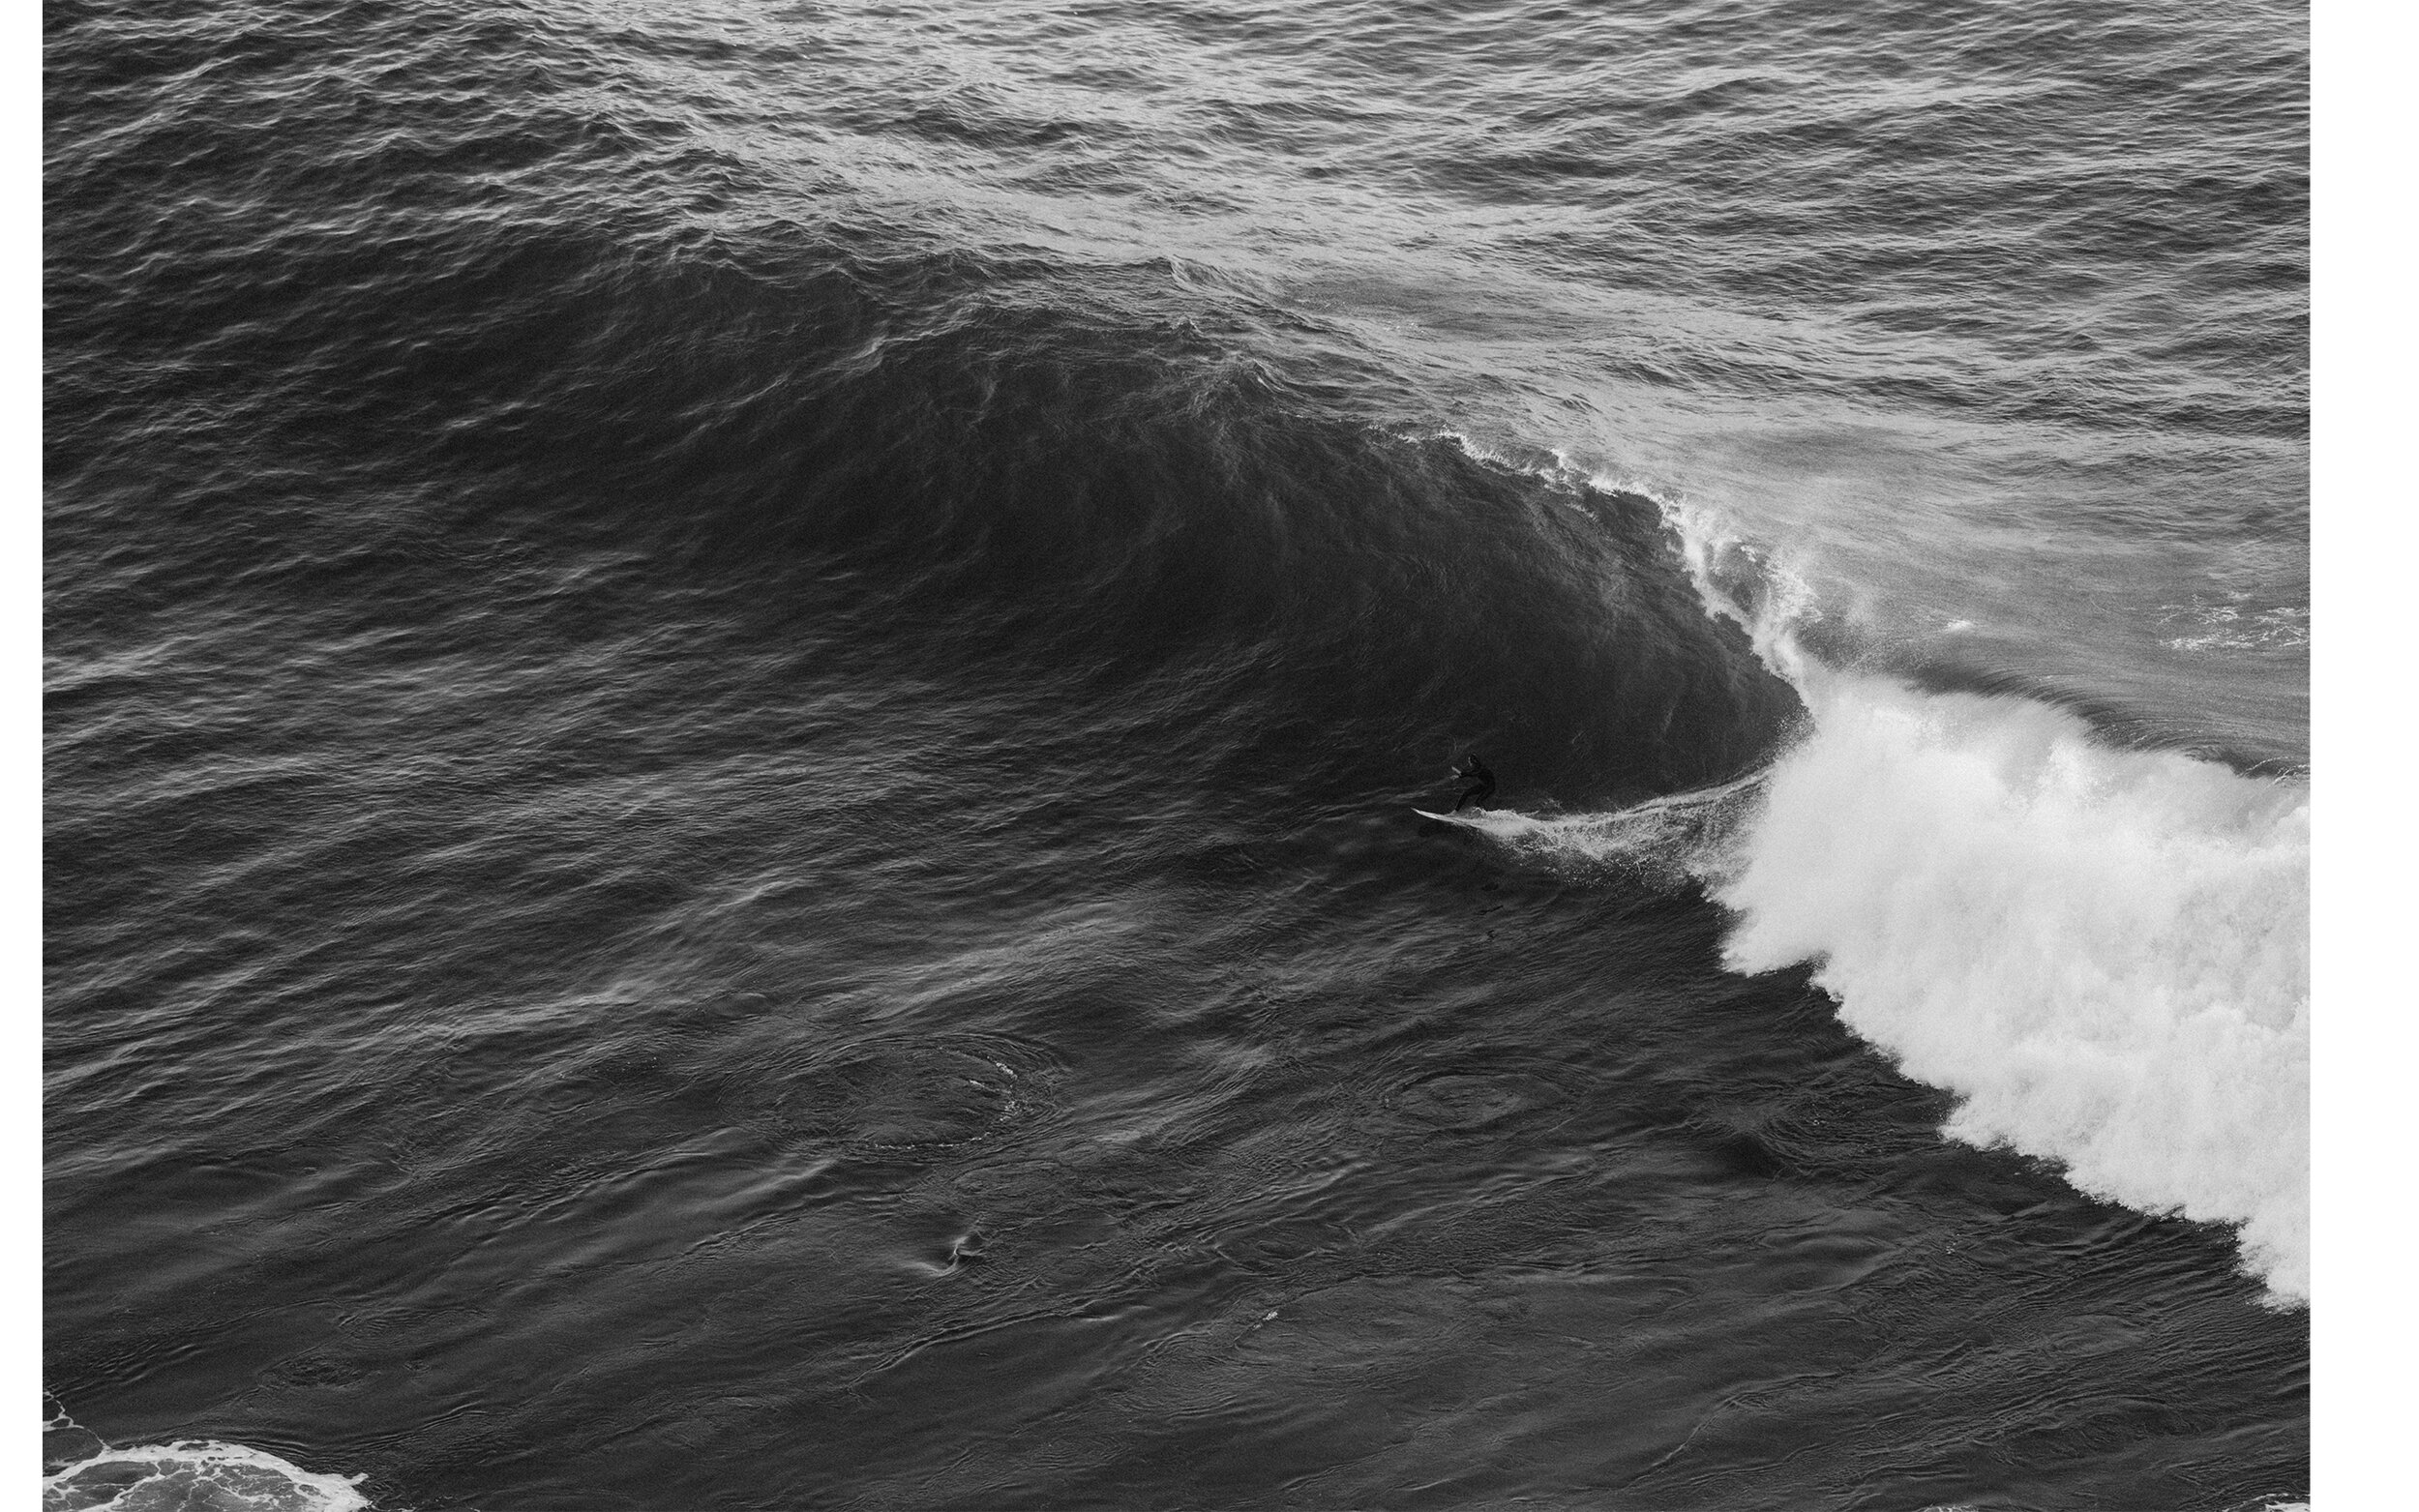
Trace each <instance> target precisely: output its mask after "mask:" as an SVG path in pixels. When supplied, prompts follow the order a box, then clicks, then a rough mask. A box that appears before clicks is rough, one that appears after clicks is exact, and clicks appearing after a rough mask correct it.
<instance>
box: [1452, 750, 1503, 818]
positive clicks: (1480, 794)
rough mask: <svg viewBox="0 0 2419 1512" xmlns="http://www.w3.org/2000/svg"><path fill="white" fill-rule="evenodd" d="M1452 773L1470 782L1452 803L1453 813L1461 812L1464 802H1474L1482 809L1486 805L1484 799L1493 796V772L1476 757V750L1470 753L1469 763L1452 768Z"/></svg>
mask: <svg viewBox="0 0 2419 1512" xmlns="http://www.w3.org/2000/svg"><path fill="white" fill-rule="evenodd" d="M1453 775H1454V776H1455V777H1460V778H1466V779H1468V780H1469V783H1470V786H1469V787H1468V788H1467V789H1465V790H1464V791H1463V793H1462V795H1461V797H1460V798H1458V799H1456V800H1455V801H1454V803H1453V812H1454V813H1455V814H1459V813H1460V812H1461V806H1462V805H1463V804H1465V803H1475V804H1477V805H1478V807H1479V808H1481V809H1483V808H1485V807H1486V801H1487V800H1488V799H1489V798H1492V797H1494V796H1495V774H1494V773H1493V772H1490V771H1488V770H1487V765H1486V763H1485V762H1484V761H1481V760H1479V759H1478V754H1477V753H1476V752H1473V753H1471V756H1470V764H1469V765H1467V766H1457V767H1455V768H1453Z"/></svg>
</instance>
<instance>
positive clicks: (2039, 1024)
mask: <svg viewBox="0 0 2419 1512" xmlns="http://www.w3.org/2000/svg"><path fill="white" fill-rule="evenodd" d="M1558 460H1562V459H1558ZM1566 465H1568V463H1567V461H1566ZM1592 481H1593V482H1595V483H1596V484H1597V485H1598V487H1623V486H1627V487H1634V486H1635V485H1634V483H1632V482H1631V481H1630V480H1626V479H1610V478H1597V479H1594V480H1592ZM1657 503H1658V506H1659V507H1660V508H1661V509H1662V511H1663V514H1664V518H1665V520H1666V522H1667V523H1668V524H1669V525H1670V526H1671V528H1672V529H1673V531H1674V533H1675V535H1676V536H1677V538H1678V543H1679V547H1680V550H1681V555H1682V559H1683V562H1684V563H1685V565H1686V567H1687V571H1688V574H1689V576H1690V578H1692V580H1693V581H1694V582H1695V584H1696V587H1697V590H1698V594H1699V596H1700V598H1701V599H1702V600H1703V602H1704V604H1705V606H1706V608H1707V609H1708V611H1709V612H1710V613H1713V614H1715V615H1717V616H1718V617H1721V618H1725V619H1728V620H1731V621H1732V622H1734V623H1736V624H1737V625H1739V626H1740V627H1741V629H1743V630H1744V631H1745V632H1746V633H1747V637H1748V638H1749V640H1750V641H1751V643H1752V644H1753V646H1754V648H1755V650H1756V653H1757V655H1758V656H1759V657H1760V658H1761V659H1762V660H1763V661H1764V663H1765V665H1766V666H1767V667H1770V668H1771V669H1772V670H1773V671H1774V672H1776V673H1777V674H1778V675H1780V676H1781V677H1783V678H1785V679H1787V680H1788V681H1789V682H1790V683H1791V684H1792V685H1794V686H1795V687H1796V688H1797V690H1798V693H1799V695H1800V697H1801V698H1802V699H1803V700H1804V702H1805V704H1806V707H1807V715H1808V718H1807V723H1806V725H1805V726H1804V728H1803V729H1802V731H1801V732H1800V735H1799V738H1798V739H1797V741H1796V742H1795V744H1794V745H1793V746H1792V747H1791V748H1790V749H1789V750H1787V751H1786V752H1785V753H1784V754H1783V755H1782V756H1779V757H1778V758H1777V760H1776V761H1775V762H1774V763H1773V764H1772V765H1771V767H1770V768H1768V769H1767V770H1766V771H1765V772H1763V773H1760V774H1758V775H1757V776H1756V777H1754V778H1750V779H1747V780H1743V781H1741V782H1737V783H1732V784H1729V785H1726V786H1723V787H1721V788H1717V789H1709V790H1706V791H1704V792H1700V793H1694V794H1685V795H1681V796H1680V797H1678V798H1675V799H1671V800H1663V801H1661V802H1660V803H1658V804H1655V805H1646V806H1642V807H1641V808H1640V809H1637V810H1629V811H1624V812H1622V813H1619V814H1613V815H1567V816H1561V817H1552V818H1540V817H1536V816H1530V815H1508V814H1493V815H1486V816H1485V817H1484V818H1483V819H1480V820H1477V821H1475V822H1474V824H1473V827H1475V828H1478V829H1482V830H1484V831H1485V832H1486V833H1488V834H1489V835H1491V836H1492V837H1493V838H1495V839H1496V840H1497V841H1499V842H1500V843H1502V844H1504V845H1507V846H1508V847H1510V848H1512V849H1514V850H1517V851H1521V852H1524V853H1526V854H1528V855H1530V856H1532V857H1533V858H1536V859H1538V860H1540V861H1543V862H1545V863H1547V864H1550V865H1554V866H1556V867H1558V868H1560V869H1564V870H1569V869H1573V868H1576V867H1585V866H1588V865H1605V864H1618V863H1623V862H1628V863H1630V864H1633V865H1638V864H1643V865H1645V866H1647V867H1649V868H1650V869H1662V870H1669V869H1671V868H1672V867H1673V866H1674V865H1677V866H1680V867H1685V869H1686V870H1687V871H1689V872H1691V873H1693V874H1694V875H1696V876H1697V877H1699V878H1700V879H1701V880H1703V881H1704V882H1705V883H1706V884H1707V886H1708V888H1709V890H1710V891H1711V892H1712V893H1713V895H1714V896H1715V897H1716V898H1717V900H1718V901H1720V902H1721V903H1722V904H1724V905H1725V906H1727V907H1728V908H1730V909H1731V910H1732V911H1733V913H1734V914H1735V916H1736V917H1735V922H1734V925H1733V927H1732V930H1731V933H1730V934H1729V936H1728V939H1727V941H1726V945H1725V955H1726V962H1727V964H1729V965H1730V966H1731V967H1732V968H1733V969H1735V970H1738V971H1742V972H1762V971H1770V970H1775V969H1778V968H1780V967H1784V966H1788V965H1793V964H1813V965H1814V967H1815V969H1814V972H1813V980H1814V981H1815V983H1816V984H1817V985H1819V986H1820V987H1822V988H1823V989H1824V990H1825V991H1826V992H1828V993H1831V995H1832V996H1834V997H1835V998H1837V1000H1838V1003H1839V1016H1840V1018H1841V1020H1842V1022H1844V1023H1846V1024H1847V1025H1848V1026H1849V1027H1850V1028H1851V1029H1853V1030H1854V1031H1855V1032H1856V1033H1858V1034H1859V1035H1860V1036H1862V1037H1864V1038H1865V1039H1866V1040H1867V1041H1869V1042H1870V1043H1872V1044H1874V1045H1876V1046H1878V1047H1880V1048H1881V1049H1883V1050H1884V1051H1886V1052H1889V1053H1890V1054H1891V1055H1892V1056H1894V1057H1895V1058H1896V1061H1897V1063H1898V1064H1899V1066H1900V1067H1901V1069H1903V1070H1904V1071H1905V1073H1906V1074H1907V1075H1909V1076H1911V1077H1914V1078H1917V1079H1918V1080H1921V1081H1924V1082H1930V1083H1932V1084H1933V1085H1936V1086H1940V1087H1944V1088H1946V1089H1948V1090H1950V1091H1952V1092H1955V1093H1956V1095H1957V1096H1958V1098H1959V1104H1958V1107H1957V1109H1956V1112H1955V1114H1954V1115H1953V1116H1952V1117H1951V1118H1950V1120H1949V1122H1948V1124H1947V1126H1946V1127H1945V1128H1944V1130H1943V1133H1945V1134H1947V1135H1949V1136H1951V1137H1953V1138H1956V1139H1959V1140H1964V1141H1970V1142H1973V1143H1976V1144H1980V1145H2006V1146H2011V1147H2014V1148H2016V1149H2018V1150H2021V1151H2023V1152H2025V1153H2027V1154H2031V1155H2036V1156H2041V1157H2046V1158H2048V1159H2051V1160H2055V1161H2057V1162H2060V1163H2061V1164H2062V1165H2063V1166H2064V1168H2065V1170H2066V1172H2067V1175H2068V1178H2069V1179H2070V1180H2071V1181H2072V1182H2073V1183H2074V1184H2075V1185H2076V1187H2078V1188H2079V1189H2081V1190H2083V1191H2085V1192H2088V1193H2090V1194H2092V1195H2094V1196H2096V1197H2101V1198H2105V1199H2108V1200H2110V1201H2118V1202H2122V1203H2125V1204H2126V1205H2128V1206H2131V1207H2135V1208H2139V1209H2142V1210H2144V1211H2150V1212H2174V1213H2181V1214H2183V1215H2185V1216H2187V1217H2190V1218H2194V1219H2199V1220H2205V1221H2211V1222H2219V1223H2226V1224H2232V1225H2237V1226H2239V1230H2238V1231H2239V1236H2240V1242H2241V1247H2242V1253H2243V1257H2244V1260H2245V1263H2246V1265H2247V1266H2248V1267H2249V1268H2251V1269H2252V1270H2253V1271H2254V1272H2255V1273H2256V1274H2258V1275H2259V1276H2261V1277H2262V1278H2263V1279H2264V1280H2265V1281H2266V1282H2267V1284H2268V1287H2269V1296H2270V1300H2271V1301H2275V1302H2284V1303H2296V1302H2302V1301H2306V1300H2307V1299H2308V1297H2309V1295H2310V1195H2309V1194H2310V1095H2309V1087H2310V1023H2309V1015H2310V986H2309V983H2310V924H2309V907H2310V795H2309V788H2308V786H2307V784H2306V783H2304V782H2300V781H2290V782H2285V781H2262V780H2259V779H2255V778H2249V777H2244V776H2242V775H2241V774H2239V773H2236V772H2235V771H2233V770H2232V769H2230V768H2228V767H2225V766H2223V765H2220V764H2217V763H2214V762H2209V761H2202V760H2196V759H2194V758H2192V757H2189V756H2180V755H2175V754H2163V753H2151V752H2139V751H2125V750H2119V749H2115V748H2113V747H2111V746H2109V745H2107V744H2105V743H2104V742H2103V741H2101V740H2099V739H2098V738H2097V737H2096V736H2095V735H2094V733H2093V731H2092V730H2091V729H2090V727H2089V726H2086V725H2085V724H2084V722H2083V721H2082V720H2080V719H2078V718H2076V716H2074V715H2071V714H2068V713H2065V712H2063V711H2061V710H2058V709H2054V708H2051V707H2048V706H2046V705H2045V704H2041V703H2037V702H2032V701H2029V700H2026V699H2022V698H2016V697H1980V696H1973V695H1956V694H1929V693H1924V692H1919V691H1917V690H1915V689H1913V688H1911V687H1908V686H1906V685H1905V684H1903V683H1900V682H1898V681H1896V680H1894V679H1891V678H1887V677H1881V676H1875V675H1869V674H1865V673H1859V672H1853V671H1843V670H1840V669H1838V668H1835V667H1827V666H1825V665H1824V664H1822V663H1821V662H1820V661H1819V660H1817V659H1816V658H1814V657H1813V656H1811V655H1810V654H1808V653H1807V651H1806V650H1805V649H1804V647H1803V645H1802V644H1801V642H1800V639H1799V632H1800V631H1801V630H1802V629H1803V628H1804V627H1806V626H1807V625H1808V624H1809V623H1812V622H1813V621H1815V620H1818V619H1819V618H1820V617H1821V610H1820V607H1819V605H1818V604H1817V602H1816V598H1815V595H1814V593H1813V592H1812V591H1811V590H1810V589H1809V588H1808V586H1807V583H1806V581H1805V580H1804V578H1801V577H1800V576H1798V575H1797V574H1795V573H1793V572H1791V571H1790V570H1788V567H1787V564H1786V563H1783V562H1779V561H1777V560H1774V559H1773V558H1772V557H1771V556H1770V555H1769V554H1768V553H1767V552H1765V551H1764V550H1762V549H1761V548H1758V547H1757V546H1756V544H1754V543H1753V542H1752V541H1750V540H1748V539H1747V537H1745V536H1744V535H1743V534H1742V533H1740V532H1739V531H1737V530H1736V529H1734V528H1733V527H1731V525H1730V524H1729V522H1728V521H1726V520H1725V519H1722V518H1721V517H1720V516H1718V515H1717V514H1715V513H1713V512H1711V511H1708V510H1705V509H1703V508H1701V507H1698V506H1692V505H1689V504H1687V503H1684V502H1678V501H1675V500H1672V499H1669V498H1665V499H1658V500H1657Z"/></svg>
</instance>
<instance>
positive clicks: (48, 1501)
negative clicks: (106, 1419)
mask: <svg viewBox="0 0 2419 1512" xmlns="http://www.w3.org/2000/svg"><path fill="white" fill-rule="evenodd" d="M362 1479H363V1477H362V1476H359V1475H322V1474H314V1472H312V1471H310V1470H306V1469H304V1468H301V1467H299V1466H296V1465H291V1464H288V1463H287V1462H286V1461H284V1460H281V1459H279V1458H278V1457H277V1456H276V1455H274V1454H270V1453H269V1452H267V1451H266V1450H262V1449H254V1448H251V1447H248V1446H246V1445H244V1444H239V1443H219V1442H215V1441H211V1440H206V1439H179V1440H178V1441H176V1442H174V1443H168V1444H145V1445H143V1446H141V1447H140V1448H133V1449H105V1450H103V1451H102V1452H101V1453H99V1454H96V1455H94V1456H92V1457H91V1458H90V1459H85V1460H78V1461H76V1462H75V1464H73V1465H70V1466H67V1467H65V1468H61V1469H58V1470H56V1471H53V1472H52V1473H50V1474H47V1475H45V1476H44V1477H43V1478H42V1504H43V1506H44V1508H45V1512H54V1509H55V1512H67V1509H71V1508H77V1509H81V1508H89V1509H92V1512H169V1509H174V1508H184V1507H213V1508H225V1509H228V1512H235V1509H245V1512H368V1509H369V1507H370V1502H369V1499H368V1498H367V1497H363V1496H362V1494H361V1493H360V1492H358V1491H356V1490H354V1489H353V1488H354V1487H355V1486H356V1485H358V1484H359V1483H360V1482H361V1480H362ZM96 1497H100V1498H103V1499H95V1498H96Z"/></svg>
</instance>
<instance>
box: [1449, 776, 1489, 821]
mask: <svg viewBox="0 0 2419 1512" xmlns="http://www.w3.org/2000/svg"><path fill="white" fill-rule="evenodd" d="M1494 796H1495V785H1494V784H1493V783H1477V784H1474V785H1473V786H1471V787H1470V788H1469V790H1468V791H1466V792H1464V793H1463V794H1462V795H1461V797H1460V798H1459V799H1457V800H1456V801H1455V802H1454V804H1453V812H1454V813H1455V814H1459V813H1460V812H1461V806H1462V805H1463V804H1465V803H1476V804H1477V805H1478V807H1479V808H1481V809H1483V808H1485V807H1486V801H1487V800H1488V799H1489V798H1492V797H1494Z"/></svg>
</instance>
